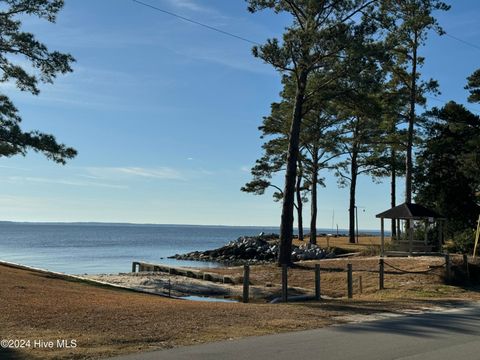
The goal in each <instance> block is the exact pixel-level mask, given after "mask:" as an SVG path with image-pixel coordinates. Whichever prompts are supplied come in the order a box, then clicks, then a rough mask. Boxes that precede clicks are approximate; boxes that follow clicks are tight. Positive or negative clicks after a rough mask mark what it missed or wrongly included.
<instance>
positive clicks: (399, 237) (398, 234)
mask: <svg viewBox="0 0 480 360" xmlns="http://www.w3.org/2000/svg"><path fill="white" fill-rule="evenodd" d="M397 239H398V240H402V227H401V226H400V219H397Z"/></svg>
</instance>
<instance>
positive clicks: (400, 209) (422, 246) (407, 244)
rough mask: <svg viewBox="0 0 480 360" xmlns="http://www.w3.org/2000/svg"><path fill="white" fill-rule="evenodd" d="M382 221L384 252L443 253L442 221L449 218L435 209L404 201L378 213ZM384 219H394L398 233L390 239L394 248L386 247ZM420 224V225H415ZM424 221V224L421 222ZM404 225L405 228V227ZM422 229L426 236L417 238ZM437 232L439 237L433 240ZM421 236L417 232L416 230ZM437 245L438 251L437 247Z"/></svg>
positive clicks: (400, 253)
mask: <svg viewBox="0 0 480 360" xmlns="http://www.w3.org/2000/svg"><path fill="white" fill-rule="evenodd" d="M376 217H377V218H380V222H381V236H382V238H381V256H385V255H431V254H435V253H440V252H441V250H442V243H443V223H444V221H445V220H446V219H445V218H444V217H442V216H441V215H439V214H437V213H436V212H435V211H433V210H430V209H427V208H426V207H424V206H422V205H419V204H411V203H403V204H401V205H398V206H395V207H393V208H391V209H389V210H386V211H384V212H382V213H380V214H378V215H376ZM385 219H391V220H392V221H393V222H394V226H395V229H396V236H393V234H392V239H391V248H392V251H388V253H387V252H386V251H385ZM416 224H417V226H416ZM421 225H423V226H421ZM402 228H403V229H405V232H403V231H402ZM415 229H417V230H419V231H417V233H421V232H422V231H423V239H418V238H417V239H415V238H414V237H415V231H414V230H415ZM435 232H437V239H436V240H432V238H431V236H430V237H429V235H432V233H435ZM417 236H418V234H417ZM437 246H438V251H437V252H434V251H433V250H434V248H436V247H437Z"/></svg>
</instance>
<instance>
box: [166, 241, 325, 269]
mask: <svg viewBox="0 0 480 360" xmlns="http://www.w3.org/2000/svg"><path fill="white" fill-rule="evenodd" d="M278 249H279V247H278V235H275V234H268V235H265V234H260V235H259V236H241V237H239V238H238V239H236V240H232V241H230V242H229V243H227V244H226V245H225V246H222V247H220V248H218V249H214V250H207V251H203V252H202V251H194V252H191V253H188V254H182V255H179V254H177V255H175V256H171V258H175V259H178V260H200V261H215V262H221V263H226V264H231V265H237V264H244V263H258V262H272V261H275V260H276V259H277V257H278ZM325 257H332V254H331V253H327V252H326V251H325V250H324V249H321V248H320V247H318V246H317V245H313V244H304V245H301V246H299V247H297V246H293V250H292V260H293V261H300V260H315V259H323V258H325Z"/></svg>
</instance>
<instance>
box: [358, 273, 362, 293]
mask: <svg viewBox="0 0 480 360" xmlns="http://www.w3.org/2000/svg"><path fill="white" fill-rule="evenodd" d="M358 290H359V291H360V294H363V279H362V275H360V276H359V277H358Z"/></svg>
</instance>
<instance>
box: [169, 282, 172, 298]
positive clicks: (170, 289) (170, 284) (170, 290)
mask: <svg viewBox="0 0 480 360" xmlns="http://www.w3.org/2000/svg"><path fill="white" fill-rule="evenodd" d="M168 297H172V281H171V280H170V279H168Z"/></svg>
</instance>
